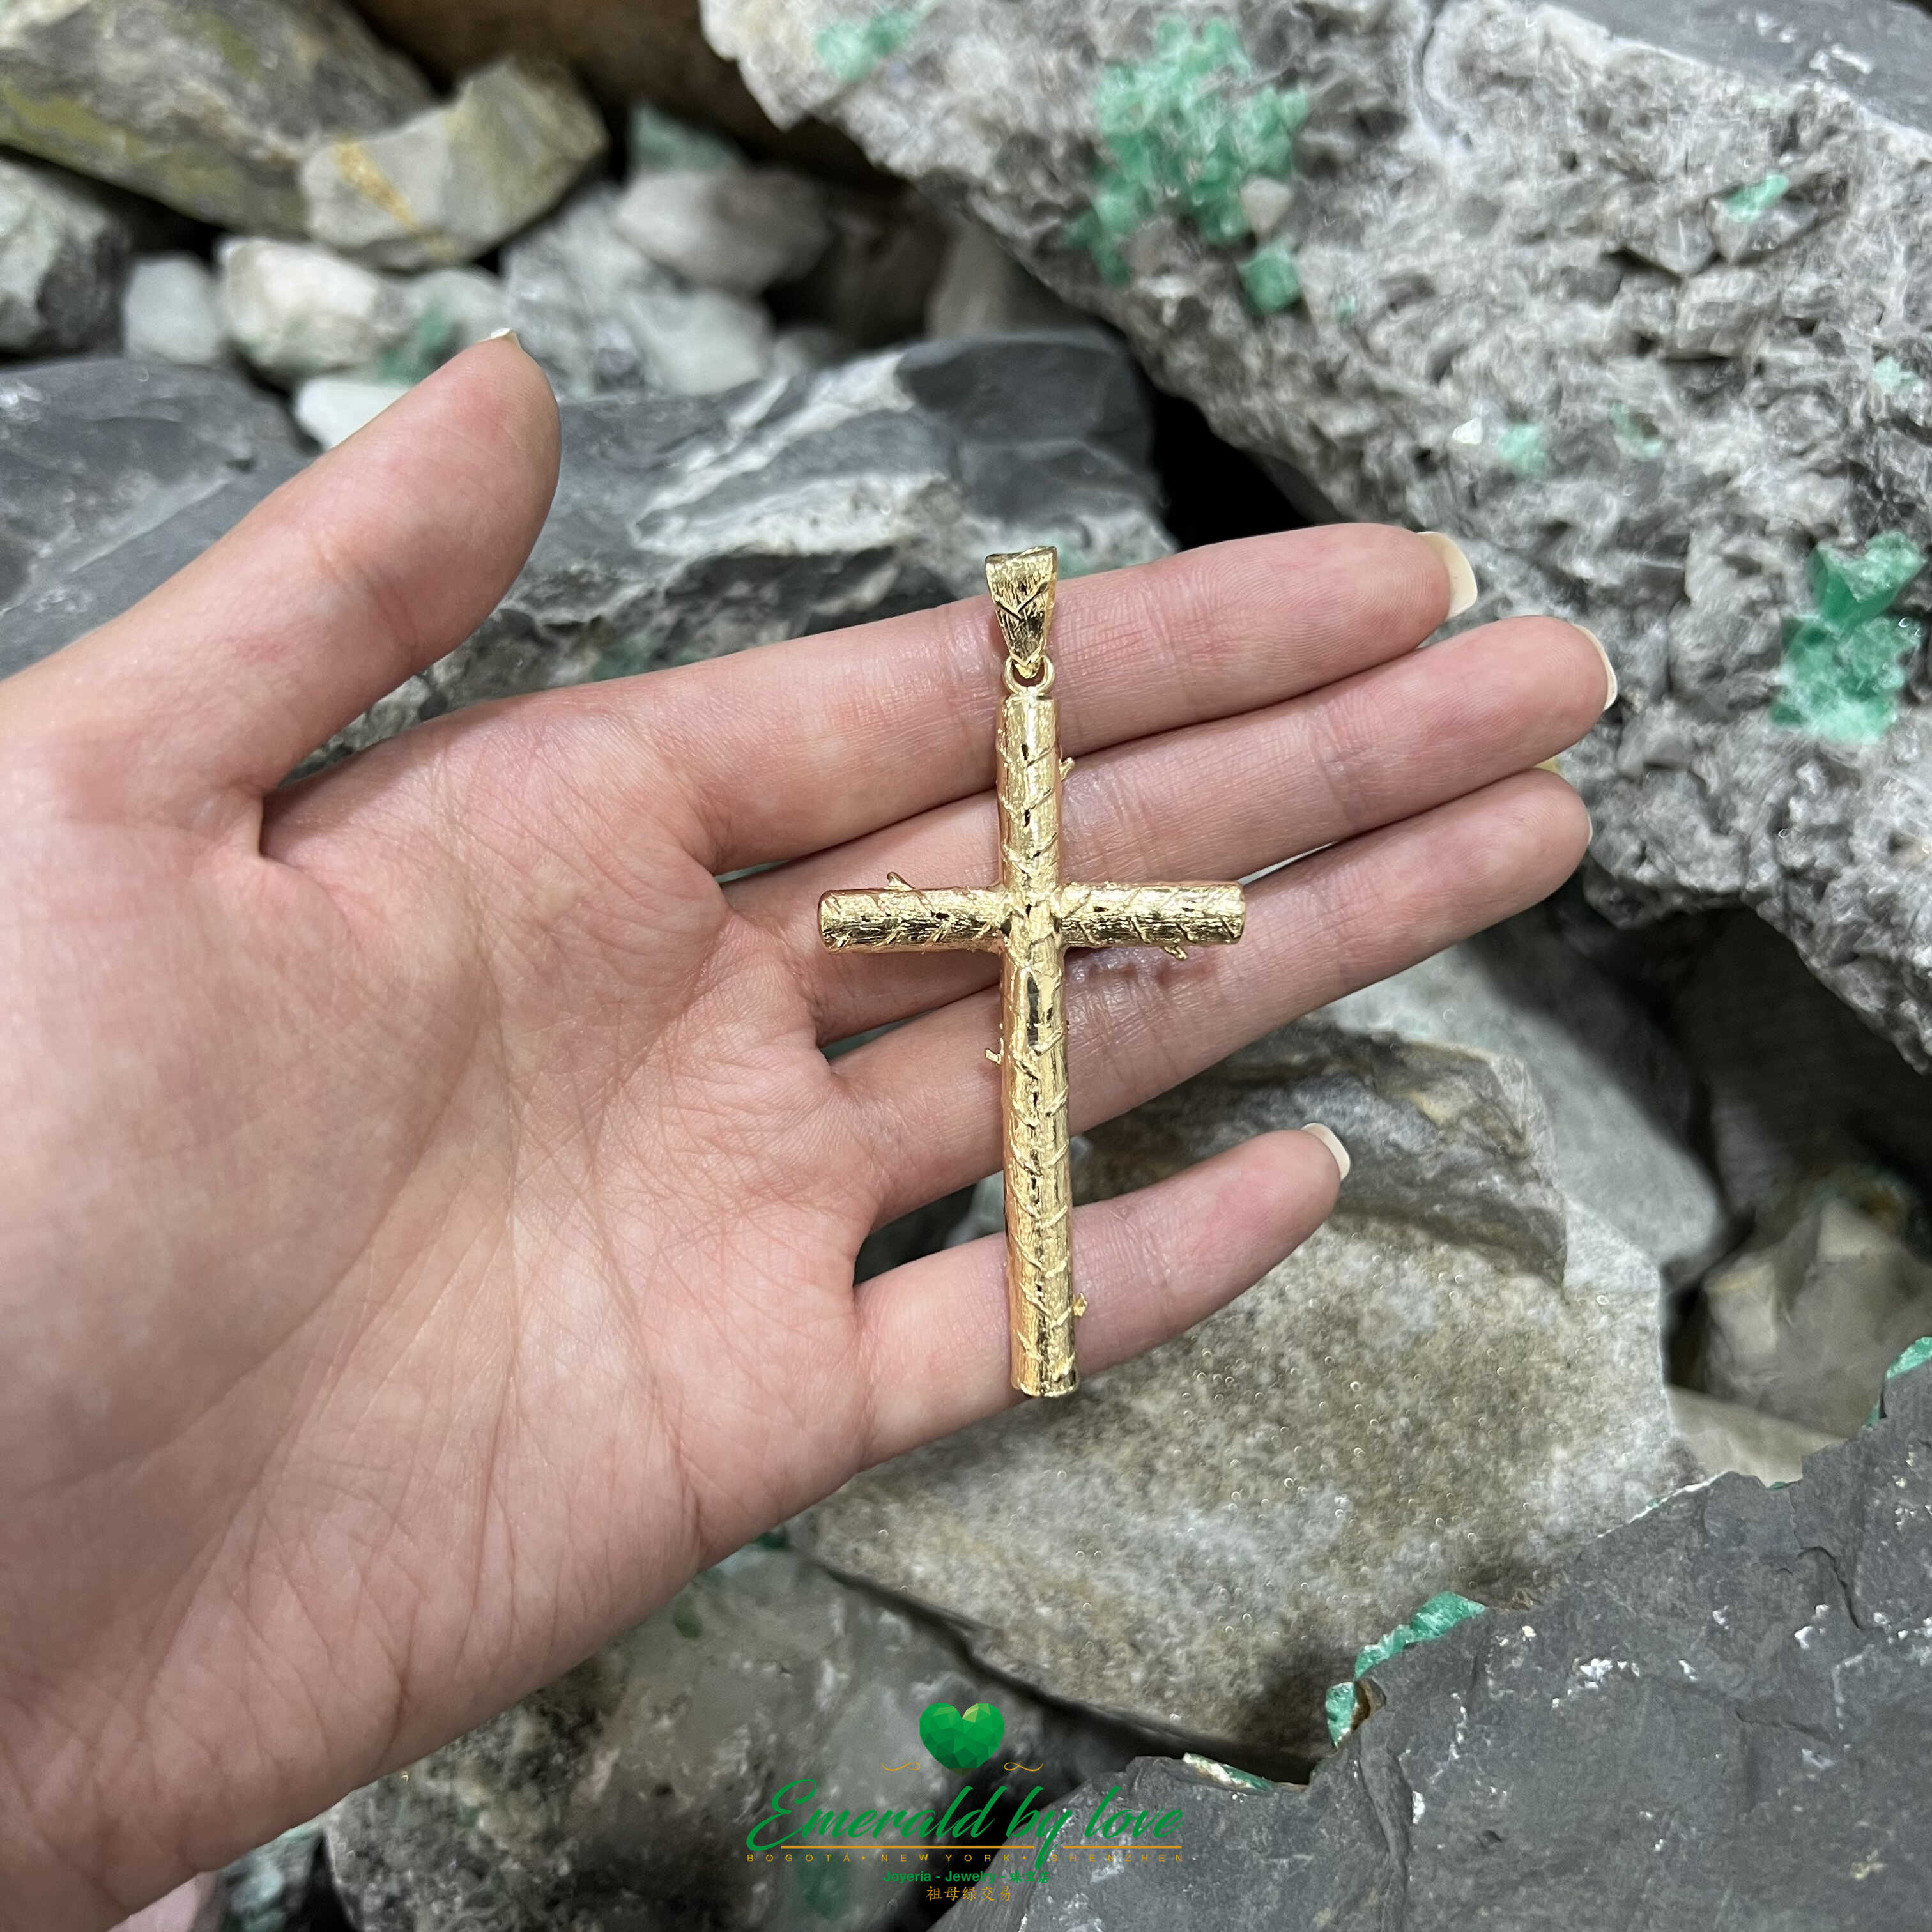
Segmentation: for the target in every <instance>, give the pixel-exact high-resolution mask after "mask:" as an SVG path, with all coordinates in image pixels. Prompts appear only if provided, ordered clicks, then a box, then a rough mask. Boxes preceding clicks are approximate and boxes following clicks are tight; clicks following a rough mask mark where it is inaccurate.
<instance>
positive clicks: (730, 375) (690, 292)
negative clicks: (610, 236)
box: [625, 288, 772, 396]
mask: <svg viewBox="0 0 1932 1932" xmlns="http://www.w3.org/2000/svg"><path fill="white" fill-rule="evenodd" d="M625 321H626V324H627V326H628V328H629V329H630V331H631V335H632V336H633V337H634V338H635V340H636V341H637V344H638V347H640V349H641V350H642V351H643V356H644V361H645V363H646V366H647V368H649V371H650V374H651V375H652V378H653V380H654V381H655V384H656V386H657V387H658V388H659V389H668V390H669V391H670V393H671V394H672V395H674V396H709V395H713V394H715V392H717V391H718V390H720V389H736V387H737V386H738V385H739V383H755V382H756V381H757V380H758V378H759V377H760V376H763V375H764V374H766V373H767V372H768V371H769V369H770V368H771V366H772V323H771V318H770V317H769V316H768V315H766V313H765V311H763V309H762V308H760V307H759V306H758V305H757V303H756V302H745V301H743V300H742V299H740V298H739V297H738V296H727V295H724V294H722V293H720V292H719V291H718V290H716V289H685V288H662V289H657V290H651V291H649V292H648V293H644V294H641V295H639V296H637V297H636V298H634V300H633V301H632V302H631V305H630V307H629V309H628V311H627V313H626V316H625Z"/></svg>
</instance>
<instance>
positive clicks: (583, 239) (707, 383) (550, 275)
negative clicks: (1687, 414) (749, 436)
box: [503, 182, 772, 395]
mask: <svg viewBox="0 0 1932 1932" xmlns="http://www.w3.org/2000/svg"><path fill="white" fill-rule="evenodd" d="M616 202H617V193H616V190H615V189H613V188H612V187H610V186H609V185H608V184H604V183H601V182H600V183H598V184H596V185H595V186H594V187H588V188H586V189H585V190H583V193H581V194H580V195H578V196H577V197H576V199H574V200H573V201H572V202H571V203H570V204H569V205H568V206H567V207H566V208H564V209H563V210H562V212H561V213H560V214H558V215H557V216H556V217H555V218H554V219H553V220H550V221H547V222H545V223H544V225H543V226H541V228H538V229H535V230H534V231H533V232H532V233H530V234H529V235H526V236H524V237H523V239H521V240H520V241H518V242H515V243H514V245H512V246H511V247H510V248H507V249H505V251H504V256H503V266H504V280H505V285H506V287H507V288H508V293H509V305H510V320H511V323H512V325H513V326H514V327H515V329H516V330H517V333H518V335H520V336H521V337H522V338H523V347H525V348H526V349H527V350H529V353H531V354H532V356H535V358H536V359H537V360H538V362H541V364H542V365H544V368H545V369H547V371H549V372H550V377H551V379H552V380H553V381H554V382H555V383H556V385H557V386H558V388H559V389H560V390H562V392H564V393H565V394H566V395H595V394H598V393H600V392H608V391H610V390H613V389H640V388H642V389H668V390H671V391H673V392H676V393H678V394H680V395H706V394H708V393H709V392H711V391H712V390H715V389H730V388H732V387H733V386H735V385H736V384H737V383H748V382H751V381H753V380H756V379H757V377H760V376H762V375H763V374H766V372H767V371H768V370H769V368H770V366H771V361H772V325H771V320H770V318H769V317H768V316H767V315H766V313H765V311H764V310H763V308H760V306H759V305H757V303H755V302H746V301H745V300H743V299H741V298H739V297H738V296H729V295H724V294H722V293H719V292H718V291H717V290H709V289H692V288H690V287H688V286H687V285H686V284H685V283H684V282H683V281H682V280H681V279H680V278H679V277H677V276H676V275H673V274H672V273H671V272H670V271H669V270H668V269H662V268H660V267H659V266H658V265H657V263H655V262H653V261H652V260H650V259H649V257H647V256H646V255H645V254H644V253H643V251H642V250H641V249H640V248H638V247H637V245H636V244H635V243H634V242H631V240H630V239H628V237H626V236H624V235H622V234H621V233H619V231H618V229H617V227H616V223H615V221H614V220H613V214H614V211H615V208H616Z"/></svg>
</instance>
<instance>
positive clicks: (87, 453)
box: [0, 357, 302, 676]
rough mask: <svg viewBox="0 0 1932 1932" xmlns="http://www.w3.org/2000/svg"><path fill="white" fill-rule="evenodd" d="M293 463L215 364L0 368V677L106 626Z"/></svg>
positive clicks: (286, 427)
mask: <svg viewBox="0 0 1932 1932" xmlns="http://www.w3.org/2000/svg"><path fill="white" fill-rule="evenodd" d="M301 466H302V459H301V458H300V457H299V455H297V453H296V437H295V433H294V431H293V429H292V428H290V424H289V420H288V418H287V416H285V415H284V413H282V411H281V410H280V409H279V408H278V407H276V405H275V404H274V403H273V402H272V401H270V400H269V398H267V397H266V396H264V395H262V394H261V393H260V392H259V391H257V390H256V389H253V388H251V386H250V385H249V384H248V383H245V382H244V381H243V380H242V379H241V378H240V377H237V376H234V375H231V374H227V373H226V372H225V371H219V370H213V369H189V368H171V367H169V365H166V364H165V363H144V362H123V361H121V360H118V359H115V358H113V357H100V358H95V359H87V360H78V361H71V362H43V363H36V364H31V365H23V366H20V367H17V368H10V369H7V370H5V371H0V676H5V674H6V673H8V672H10V671H15V670H20V669H21V668H22V667H23V666H24V665H26V664H31V663H32V662H33V661H34V659H35V658H40V657H44V656H45V655H46V654H47V652H49V651H52V650H54V649H58V647H59V646H61V645H62V644H65V643H68V642H69V641H70V640H71V639H73V638H74V637H79V636H80V634H81V633H82V632H83V631H88V630H91V629H92V628H93V627H94V626H95V625H96V624H99V623H102V622H105V621H106V620H107V619H108V618H110V617H113V616H118V615H119V613H121V611H123V610H125V609H126V608H127V607H128V605H129V604H132V603H133V602H135V601H136V600H137V599H138V598H142V597H144V596H145V595H147V593H148V592H149V591H150V590H151V589H154V586H156V585H157V584H158V583H161V582H162V581H163V580H164V579H165V578H166V577H170V576H172V574H173V573H174V572H175V571H176V570H178V569H179V568H181V565H183V564H184V563H186V562H188V561H189V560H190V559H191V558H193V557H194V556H199V554H200V553H201V552H202V550H205V548H206V547H208V544H211V543H212V542H213V541H214V539H215V538H217V537H218V536H220V535H221V534H222V532H223V531H225V530H226V529H228V528H229V526H230V525H231V524H233V523H236V522H237V521H238V520H239V519H240V518H241V517H242V516H243V515H244V514H246V512H247V511H249V510H250V509H251V508H253V507H254V505H256V504H257V502H260V500H261V499H262V498H263V496H266V495H267V494H268V493H269V490H272V488H273V487H275V485H276V484H278V483H279V482H281V481H283V480H284V478H287V477H289V476H292V475H294V474H295V472H296V470H298V469H300V467H301Z"/></svg>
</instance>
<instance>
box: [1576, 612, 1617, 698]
mask: <svg viewBox="0 0 1932 1932" xmlns="http://www.w3.org/2000/svg"><path fill="white" fill-rule="evenodd" d="M1577 629H1578V630H1580V631H1582V632H1583V634H1584V636H1585V637H1588V638H1589V640H1590V641H1591V643H1593V644H1595V646H1596V647H1597V655H1598V656H1599V657H1600V658H1602V659H1603V661H1604V676H1605V677H1606V678H1607V679H1609V681H1610V696H1609V697H1607V698H1605V699H1604V709H1605V710H1606V711H1607V710H1609V709H1610V706H1612V705H1613V704H1614V703H1616V701H1617V667H1616V665H1615V664H1613V663H1611V661H1610V652H1608V651H1607V650H1605V649H1604V640H1603V639H1602V638H1601V637H1598V634H1596V632H1595V631H1593V630H1591V629H1590V628H1589V627H1588V626H1587V625H1583V624H1579V625H1577Z"/></svg>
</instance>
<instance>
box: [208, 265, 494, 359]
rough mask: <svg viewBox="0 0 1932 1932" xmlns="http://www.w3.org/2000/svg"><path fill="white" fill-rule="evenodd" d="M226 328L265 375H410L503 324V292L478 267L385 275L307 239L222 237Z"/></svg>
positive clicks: (221, 277) (221, 294) (451, 354)
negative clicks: (302, 240) (223, 240)
mask: <svg viewBox="0 0 1932 1932" xmlns="http://www.w3.org/2000/svg"><path fill="white" fill-rule="evenodd" d="M217 258H218V260H219V263H220V299H221V308H222V314H223V322H224V324H225V326H226V330H227V332H228V334H229V336H230V337H231V338H233V341H234V343H235V345H236V347H237V348H239V350H241V352H242V354H243V355H244V356H246V357H247V359H248V361H249V362H250V363H251V364H252V365H254V368H256V369H257V370H259V371H260V372H261V374H263V375H265V376H266V377H269V378H270V379H271V380H273V381H275V382H278V383H290V384H293V383H300V382H302V381H304V380H306V379H307V378H308V377H311V376H328V375H341V374H355V375H356V376H358V377H362V378H363V379H365V380H371V381H380V382H386V383H405V384H407V383H413V382H417V381H419V380H421V379H422V377H425V376H426V375H428V373H429V372H430V371H431V370H432V369H434V368H437V366H438V365H440V364H441V363H443V362H446V361H447V360H448V359H449V357H451V356H454V355H455V353H457V352H458V350H461V349H466V348H467V347H469V345H470V344H472V342H480V341H482V339H483V338H484V337H485V336H486V335H490V334H491V333H492V332H493V331H495V330H496V329H500V328H502V327H503V326H505V318H506V317H508V315H509V314H510V296H509V293H508V290H505V287H503V285H502V283H501V282H499V281H498V280H497V278H496V277H495V276H494V275H490V274H487V272H484V270H482V269H436V270H434V271H432V272H431V273H430V274H428V275H407V276H404V275H383V274H381V273H380V272H378V271H377V270H376V269H370V268H365V266H363V265H362V263H359V262H352V261H350V260H348V259H347V257H344V256H342V255H338V254H336V253H335V251H333V250H332V249H329V248H321V247H320V246H318V245H315V244H314V243H311V242H275V241H268V240H264V239H260V238H250V239H245V240H238V239H233V238H231V239H229V240H227V241H226V242H223V243H222V244H221V245H220V248H219V250H218V251H217Z"/></svg>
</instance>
